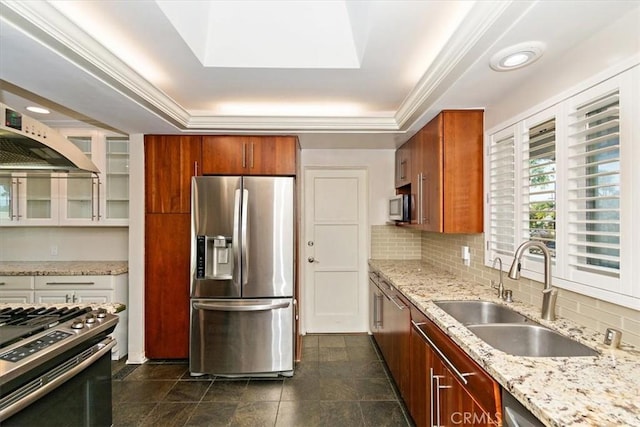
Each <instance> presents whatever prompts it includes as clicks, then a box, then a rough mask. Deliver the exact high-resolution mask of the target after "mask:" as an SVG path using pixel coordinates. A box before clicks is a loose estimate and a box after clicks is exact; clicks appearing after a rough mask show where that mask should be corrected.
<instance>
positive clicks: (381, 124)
mask: <svg viewBox="0 0 640 427" xmlns="http://www.w3.org/2000/svg"><path fill="white" fill-rule="evenodd" d="M187 129H189V130H199V129H200V130H206V129H229V130H241V129H260V130H290V131H294V130H304V131H340V132H363V131H368V132H397V131H398V130H399V128H398V123H397V122H396V120H395V118H393V117H283V116H224V117H219V116H206V115H203V116H193V117H191V119H190V120H189V123H188V125H187Z"/></svg>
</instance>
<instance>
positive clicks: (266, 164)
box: [202, 136, 298, 176]
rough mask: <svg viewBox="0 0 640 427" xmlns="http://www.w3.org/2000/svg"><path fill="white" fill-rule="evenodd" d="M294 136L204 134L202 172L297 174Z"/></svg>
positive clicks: (206, 173) (204, 173)
mask: <svg viewBox="0 0 640 427" xmlns="http://www.w3.org/2000/svg"><path fill="white" fill-rule="evenodd" d="M297 156H298V138H297V137H295V136H204V137H202V174H203V175H290V176H294V175H296V170H297Z"/></svg>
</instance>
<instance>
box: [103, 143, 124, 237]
mask: <svg viewBox="0 0 640 427" xmlns="http://www.w3.org/2000/svg"><path fill="white" fill-rule="evenodd" d="M106 161H107V164H106V166H105V169H104V174H105V176H106V180H105V181H106V182H105V186H106V194H105V211H104V214H103V215H104V219H105V220H106V221H109V222H112V223H115V222H123V224H127V223H128V219H129V137H127V136H107V137H106Z"/></svg>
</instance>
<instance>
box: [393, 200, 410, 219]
mask: <svg viewBox="0 0 640 427" xmlns="http://www.w3.org/2000/svg"><path fill="white" fill-rule="evenodd" d="M389 220H390V221H402V222H409V221H411V212H410V209H409V195H408V194H398V195H397V196H394V197H391V198H390V199H389Z"/></svg>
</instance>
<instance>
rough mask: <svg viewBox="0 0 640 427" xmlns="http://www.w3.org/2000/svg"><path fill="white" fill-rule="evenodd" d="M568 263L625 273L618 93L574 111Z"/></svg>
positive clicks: (602, 271) (588, 269)
mask: <svg viewBox="0 0 640 427" xmlns="http://www.w3.org/2000/svg"><path fill="white" fill-rule="evenodd" d="M570 120H571V122H570V123H569V127H570V134H569V145H568V146H569V150H568V172H569V177H568V179H569V183H568V199H567V201H568V218H567V219H568V226H569V230H568V231H569V234H568V245H569V251H568V254H567V255H568V264H569V266H570V269H572V270H579V271H586V272H591V273H596V274H602V275H607V276H612V277H619V275H620V101H619V91H618V90H615V91H613V92H610V93H607V94H605V95H603V96H599V97H597V98H595V99H592V100H589V101H588V102H585V103H582V104H581V105H578V106H576V108H575V110H574V111H572V112H570Z"/></svg>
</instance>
